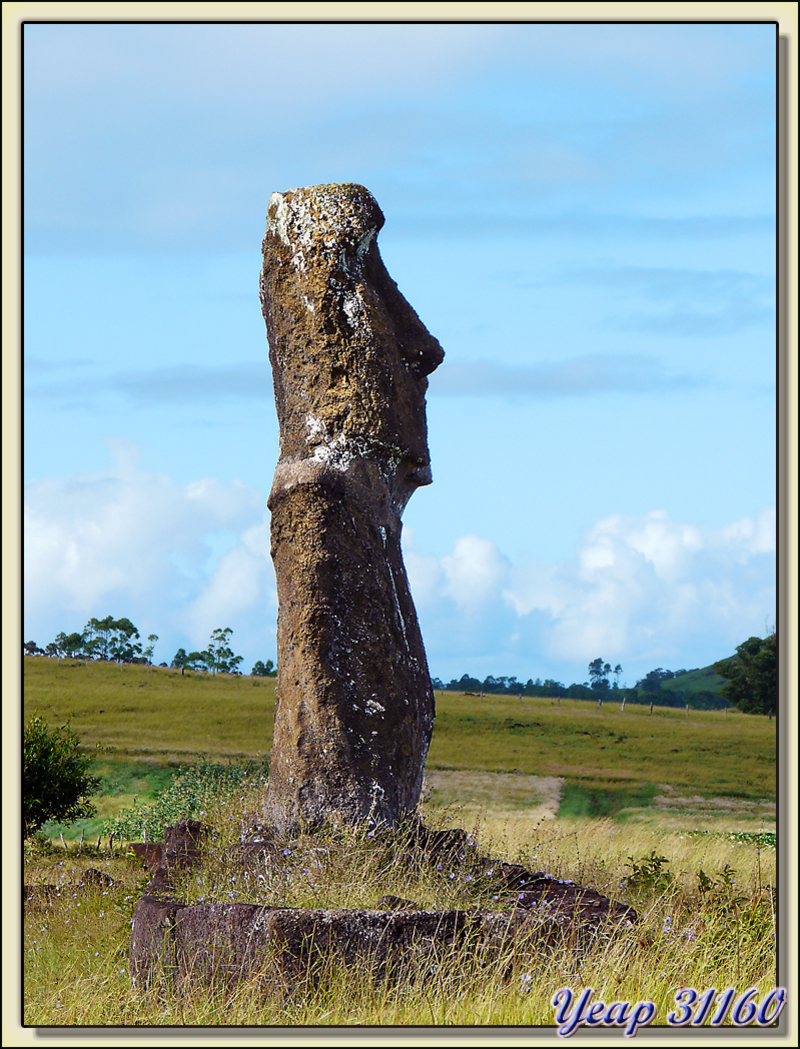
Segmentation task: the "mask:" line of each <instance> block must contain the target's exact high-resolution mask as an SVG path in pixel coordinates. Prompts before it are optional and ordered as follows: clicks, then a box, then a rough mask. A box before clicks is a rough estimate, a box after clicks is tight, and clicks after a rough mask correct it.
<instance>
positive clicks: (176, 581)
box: [24, 441, 776, 684]
mask: <svg viewBox="0 0 800 1049" xmlns="http://www.w3.org/2000/svg"><path fill="white" fill-rule="evenodd" d="M110 444H111V451H112V453H113V458H114V462H113V466H112V467H111V468H110V469H109V470H107V471H106V472H105V473H103V474H93V475H81V476H73V477H69V478H66V479H58V480H56V479H49V480H41V481H35V482H31V483H30V484H29V485H27V486H26V489H25V507H24V543H25V547H24V555H25V556H24V567H25V593H24V621H25V626H24V630H25V640H35V641H37V643H39V644H41V645H44V644H47V643H48V642H49V641H51V640H52V639H53V638H54V637H55V635H56V634H57V633H58V632H59V631H60V630H64V631H66V632H68V633H69V632H71V631H73V630H79V629H81V628H82V627H83V626H84V624H85V623H86V622H87V620H88V619H89V618H90V617H92V616H103V615H108V614H112V615H115V616H123V615H125V616H128V617H129V618H131V619H132V620H133V622H134V623H136V625H137V626H138V627H139V628H140V631H141V633H142V635H143V636H147V635H148V634H149V633H156V634H158V635H159V638H160V641H159V644H158V646H157V649H156V658H157V660H158V661H159V662H160V661H162V660H166V661H169V660H170V659H171V658H172V656H173V655H174V652H175V650H176V649H177V647H179V646H184V647H187V648H190V649H192V648H197V649H200V648H203V647H205V645H206V644H207V642H208V638H209V637H210V635H211V632H212V631H213V630H215V629H216V628H218V627H221V628H225V627H231V628H232V629H233V631H234V637H233V641H234V649H235V651H237V652H238V653H240V654H242V655H243V656H244V657H245V664H244V666H245V669H249V667H248V663H250V665H252V662H254V661H255V660H256V659H266V658H271V657H274V654H275V619H276V610H277V599H276V593H275V582H274V576H273V570H272V564H271V561H270V557H269V523H268V517H267V512H266V510H265V508H264V494H263V493H262V492H260V491H259V490H258V489H256V488H253V487H250V486H247V485H245V484H242V483H241V482H232V483H230V484H223V483H221V482H219V481H217V480H213V479H208V478H199V479H197V480H195V481H192V482H189V483H185V484H178V483H176V482H174V481H173V480H171V479H170V478H168V477H165V476H161V475H158V474H155V473H149V472H147V471H145V470H143V469H142V467H141V465H140V463H139V461H138V458H137V454H136V450H135V448H133V447H132V446H130V445H129V444H127V443H125V442H122V441H114V442H110ZM775 528H776V522H775V510H774V509H773V508H766V509H764V510H762V511H761V512H760V513H759V514H756V515H753V516H750V517H744V518H742V519H740V520H738V521H733V522H729V523H727V524H725V525H723V526H721V527H717V528H710V527H705V526H701V525H697V524H693V523H688V522H682V521H676V520H673V519H672V518H671V517H670V516H669V515H668V514H667V513H666V512H665V511H663V510H656V511H652V512H651V513H647V514H643V515H640V516H623V515H613V516H609V517H606V518H604V519H603V520H600V521H598V522H596V523H595V524H594V525H593V526H592V527H590V528H588V529H587V530H586V531H585V532H584V533H583V535H581V536H580V537H577V538H578V542H577V545H576V549H575V554H574V556H573V557H571V558H569V559H566V560H563V561H560V562H556V563H547V562H544V561H541V560H536V559H532V560H530V561H528V562H526V563H523V564H516V563H514V562H513V561H512V560H511V559H510V558H508V557H507V556H506V555H505V554H504V553H503V551H502V550H500V549H499V548H498V546H497V544H496V543H494V542H492V540H491V539H489V538H487V537H485V536H477V535H463V536H459V537H457V538H456V539H455V540H454V541H453V546H452V549H451V550H450V551H449V552H448V553H447V554H445V555H444V556H436V555H434V554H430V553H428V552H425V551H423V550H420V549H419V547H418V544H417V542H416V540H415V537H414V534H413V532H412V531H411V530H410V529H409V530H406V531H405V533H404V536H403V547H404V556H405V561H406V567H407V571H408V575H409V579H410V582H411V587H412V592H413V594H414V599H415V601H416V603H417V608H418V611H419V616H420V622H421V625H422V630H423V636H424V638H425V641H426V647H427V651H428V659H429V664H430V667H431V671H432V673H433V674H435V675H437V676H441V677H445V678H449V677H451V676H458V677H460V676H461V674H463V673H465V672H468V673H471V674H475V675H477V676H486V674H489V673H494V674H516V675H517V676H518V677H520V678H521V679H523V680H525V679H527V678H528V677H534V678H535V677H542V678H545V677H554V678H556V679H557V680H561V681H564V682H565V683H566V684H569V683H570V682H572V681H582V680H585V678H586V667H587V665H588V663H589V662H590V661H591V660H592V659H596V658H597V657H598V656H601V657H602V658H604V659H606V660H608V661H609V662H611V663H612V664H616V663H621V664H622V665H623V667H624V670H625V677H626V678H627V680H628V681H629V682H630V683H632V682H633V681H634V680H635V679H636V678H638V677H642V676H643V675H644V674H645V673H647V671H648V670H652V669H653V668H654V667H656V666H665V667H670V668H671V669H679V668H681V667H687V668H691V667H695V666H705V665H707V664H709V663H711V662H713V661H714V660H716V659H720V658H723V657H724V656H726V655H728V654H730V653H731V652H733V650H734V648H735V646H736V645H737V644H739V643H740V642H741V641H743V640H744V639H745V638H747V637H749V636H751V635H753V634H763V633H764V630H765V628H766V627H768V626H771V625H772V623H773V622H774V615H775V546H776V544H775Z"/></svg>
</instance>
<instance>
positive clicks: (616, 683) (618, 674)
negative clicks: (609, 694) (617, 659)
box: [612, 663, 624, 702]
mask: <svg viewBox="0 0 800 1049" xmlns="http://www.w3.org/2000/svg"><path fill="white" fill-rule="evenodd" d="M612 674H613V675H614V678H615V681H614V688H619V679H620V677H621V675H622V667H621V666H620V665H619V663H617V665H616V666H615V667H614V669H613V670H612ZM623 702H624V700H623Z"/></svg>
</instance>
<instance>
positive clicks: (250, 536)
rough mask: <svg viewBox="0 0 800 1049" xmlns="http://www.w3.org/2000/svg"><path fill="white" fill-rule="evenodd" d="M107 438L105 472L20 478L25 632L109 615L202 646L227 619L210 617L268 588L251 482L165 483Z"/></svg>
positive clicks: (237, 608)
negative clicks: (24, 482)
mask: <svg viewBox="0 0 800 1049" xmlns="http://www.w3.org/2000/svg"><path fill="white" fill-rule="evenodd" d="M109 446H110V448H111V451H112V455H113V457H114V465H113V467H112V469H110V470H109V471H108V472H107V473H105V474H102V475H79V476H73V477H69V478H66V479H63V480H62V479H59V480H54V479H48V480H42V481H36V482H31V483H30V484H28V485H26V487H25V494H24V569H25V591H24V610H25V627H24V629H25V633H26V636H27V637H29V638H33V639H35V640H36V641H37V642H38V643H40V644H46V643H47V642H49V641H51V640H52V639H53V637H54V636H55V634H56V633H57V632H58V631H59V630H64V631H66V632H68V633H69V632H71V631H72V630H80V629H81V628H82V627H83V626H84V624H85V623H86V621H87V620H88V619H89V618H90V617H92V616H101V615H107V614H109V613H110V614H112V615H116V616H122V615H125V616H128V617H129V618H131V619H132V620H133V622H134V623H136V625H137V626H138V627H139V628H140V631H143V632H144V633H145V634H147V633H150V632H151V631H153V632H155V633H157V634H158V635H159V637H160V638H162V641H163V644H164V645H165V646H166V645H170V644H172V641H170V640H169V639H170V638H172V639H175V638H178V637H181V638H183V637H184V636H187V638H188V639H189V640H190V641H191V642H193V643H194V644H196V645H204V644H205V642H206V641H207V639H208V637H209V636H210V633H211V630H213V629H216V628H217V627H219V626H228V625H231V626H232V627H233V628H234V629H235V624H234V623H228V622H225V623H222V622H221V619H222V618H225V617H226V616H227V617H229V618H231V619H235V617H236V614H237V613H242V612H246V611H247V610H248V609H249V608H251V607H253V605H254V604H256V602H257V601H258V600H259V598H261V599H262V600H263V601H264V602H265V603H269V601H270V599H271V596H272V595H274V589H275V588H274V577H273V575H272V569H271V563H270V560H269V539H268V534H267V533H268V526H267V523H266V511H265V509H264V495H263V493H262V492H260V491H258V490H257V489H255V488H252V487H249V486H247V485H245V484H243V483H241V482H238V481H234V482H231V483H230V484H222V483H221V482H220V481H217V480H213V479H209V478H203V479H198V480H195V481H191V482H189V483H187V484H176V483H175V482H174V481H172V480H171V479H170V478H168V477H165V476H161V475H157V474H151V473H147V472H145V471H143V470H142V469H141V468H140V467H139V465H138V463H137V461H136V452H135V449H134V448H133V447H132V446H131V445H129V444H128V443H126V442H123V441H117V440H114V441H109ZM220 547H222V550H220ZM220 554H221V556H220ZM214 609H216V615H213V614H212V611H213V610H214ZM212 620H213V623H212V625H211V627H210V629H208V624H209V623H211V622H212ZM176 647H177V642H176ZM173 652H174V649H173ZM173 652H171V653H170V658H171V655H172V654H173ZM160 658H167V656H166V654H165V653H164V651H163V650H162V651H161V656H160Z"/></svg>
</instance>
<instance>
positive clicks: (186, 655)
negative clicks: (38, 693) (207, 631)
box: [22, 616, 276, 677]
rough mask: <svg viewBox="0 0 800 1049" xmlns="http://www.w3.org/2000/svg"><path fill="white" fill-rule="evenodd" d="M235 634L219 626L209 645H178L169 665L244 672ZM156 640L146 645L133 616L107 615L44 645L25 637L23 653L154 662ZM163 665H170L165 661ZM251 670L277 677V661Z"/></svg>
mask: <svg viewBox="0 0 800 1049" xmlns="http://www.w3.org/2000/svg"><path fill="white" fill-rule="evenodd" d="M232 635H233V630H231V628H230V627H225V628H224V629H223V628H221V627H218V628H217V629H216V630H214V631H213V632H212V634H211V637H210V639H209V642H208V645H207V646H206V648H204V649H203V650H202V651H200V652H187V651H186V649H185V648H179V649H178V651H177V652H176V653H175V655H174V657H173V659H172V662H171V663H170V666H171V667H174V668H176V669H179V670H180V671H181V673H184V672H185V671H186V670H195V671H204V672H207V673H210V674H212V675H215V674H218V673H219V674H235V675H236V674H241V673H242V671H241V670H240V669H239V668H240V664H241V663H242V661H243V657H242V656H237V655H236V654H235V653H234V651H233V648H232V647H231V636H232ZM157 641H158V635H157V634H150V635H149V636H148V638H147V644H146V645H145V644H144V642H143V641H142V640H141V637H140V634H139V631H138V629H137V628H136V626H134V624H133V623H132V622H131V621H130V619H128V618H126V617H123V618H121V619H115V618H114V617H113V616H106V617H105V619H90V620H89V622H88V623H87V624H86V626H85V627H84V628H83V630H82V631H80V632H77V631H75V632H73V633H71V634H66V633H64V632H63V631H61V632H60V633H59V634H57V635H56V637H55V639H54V640H53V641H51V642H50V643H49V644H48V645H45V647H44V648H40V647H39V646H38V645H37V644H36V642H35V641H26V642H25V644H24V645H23V646H22V649H23V654H24V655H29V656H52V657H54V658H57V659H58V660H59V662H60V661H61V660H62V659H83V660H84V661H86V662H87V663H88V661H89V660H90V659H98V660H103V661H105V662H110V663H146V664H148V665H152V662H153V652H154V651H155V644H156V642H157ZM160 665H161V666H162V667H166V666H167V664H166V663H161V664H160ZM251 674H254V675H256V676H257V677H274V676H275V674H276V670H275V664H274V663H273V662H272V660H271V659H268V660H267V661H266V662H264V661H263V660H261V659H259V660H257V661H256V663H255V665H254V666H253V669H252V670H251Z"/></svg>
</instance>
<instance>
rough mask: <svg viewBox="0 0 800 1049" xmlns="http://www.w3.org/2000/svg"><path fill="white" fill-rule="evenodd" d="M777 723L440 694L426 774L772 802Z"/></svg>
mask: <svg viewBox="0 0 800 1049" xmlns="http://www.w3.org/2000/svg"><path fill="white" fill-rule="evenodd" d="M775 731H776V723H775V721H772V722H770V721H768V720H767V719H766V718H762V717H753V716H750V715H747V714H740V713H738V712H732V711H730V710H729V711H728V712H727V715H725V714H724V713H723V712H721V711H690V713H689V717H688V718H687V717H686V714H685V712H684V711H683V710H677V709H672V708H668V707H656V708H655V710H654V711H653V713H652V714H651V713H650V710H649V707H644V706H637V705H634V704H627V705H626V707H625V711H624V712H622V711H620V709H619V707H618V706H617V705H616V704H612V703H605V704H604V705H603V709H602V710H599V709H598V707H597V706H596V705H595V704H593V703H586V702H581V701H579V700H563V699H562V700H561V703H560V705H559V704H558V702H557V700H554V699H536V698H530V699H529V698H526V697H525V698H523V699H522V700H519V699H516V698H508V697H502V696H487V697H484V698H483V699H479V698H477V697H471V696H463V695H461V694H460V693H450V692H448V693H445V694H444V695H443V696H441V698H440V695H438V694H437V717H436V728H435V730H434V734H433V741H432V743H431V749H430V753H429V756H428V767H429V768H452V769H466V768H477V769H484V770H487V771H493V772H520V773H527V774H529V775H546V776H564V777H567V778H569V779H571V780H573V781H575V782H578V783H582V784H583V786H585V787H587V788H588V789H595V788H599V789H604V788H607V787H609V786H611V787H613V788H614V789H620V788H622V787H623V786H628V787H629V788H644V787H646V786H648V785H649V784H652V783H653V782H655V783H668V784H670V785H671V786H673V787H675V788H678V789H681V790H687V791H691V792H692V793H696V794H706V795H712V794H725V795H730V796H738V797H742V798H747V799H751V800H758V799H761V798H764V799H769V800H772V801H774V800H775V782H776V779H775V776H776V773H775Z"/></svg>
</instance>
